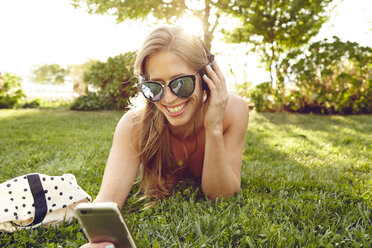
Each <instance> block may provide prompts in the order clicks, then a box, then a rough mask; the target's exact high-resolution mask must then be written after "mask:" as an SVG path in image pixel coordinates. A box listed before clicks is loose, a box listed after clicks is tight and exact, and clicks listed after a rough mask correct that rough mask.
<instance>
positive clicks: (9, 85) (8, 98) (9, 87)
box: [0, 73, 25, 108]
mask: <svg viewBox="0 0 372 248" xmlns="http://www.w3.org/2000/svg"><path fill="white" fill-rule="evenodd" d="M20 87H21V82H20V78H19V77H18V76H16V75H13V74H10V73H5V75H4V78H3V79H2V78H1V74H0V108H13V107H14V106H15V105H16V104H17V102H18V101H19V100H20V99H21V98H22V97H24V96H25V94H23V91H22V89H21V88H20Z"/></svg>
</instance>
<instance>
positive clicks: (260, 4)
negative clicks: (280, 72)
mask: <svg viewBox="0 0 372 248" xmlns="http://www.w3.org/2000/svg"><path fill="white" fill-rule="evenodd" d="M332 1H333V0H312V1H297V0H296V1H288V0H276V1H274V0H270V1H267V0H256V1H254V0H248V1H236V2H235V4H234V6H232V8H231V9H230V13H232V15H234V16H236V17H238V18H240V20H241V25H240V26H238V27H236V28H235V29H234V30H233V31H232V32H225V33H226V35H227V41H230V42H249V43H253V44H254V45H255V47H254V50H256V51H258V52H259V54H260V56H261V58H262V61H263V62H265V63H266V68H267V70H268V71H270V76H271V83H273V72H272V71H273V67H275V69H277V63H278V61H279V59H280V55H281V54H283V53H284V52H285V51H288V50H289V49H291V48H296V47H299V46H302V45H304V44H306V43H307V42H308V41H309V40H310V38H311V37H313V36H315V35H316V34H317V33H318V32H319V29H320V28H321V26H322V25H323V23H324V22H325V21H326V20H327V16H326V14H327V10H328V6H329V4H330V3H331V2H332Z"/></svg>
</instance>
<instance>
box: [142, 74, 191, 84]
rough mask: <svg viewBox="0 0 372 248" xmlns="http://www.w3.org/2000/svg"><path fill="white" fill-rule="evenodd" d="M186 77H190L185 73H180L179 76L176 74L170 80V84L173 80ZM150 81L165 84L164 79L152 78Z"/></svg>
mask: <svg viewBox="0 0 372 248" xmlns="http://www.w3.org/2000/svg"><path fill="white" fill-rule="evenodd" d="M186 75H189V74H185V73H179V74H176V75H174V76H173V77H171V79H170V80H169V82H170V81H172V80H173V79H175V78H178V77H180V76H186ZM149 80H150V81H156V82H160V83H165V81H164V80H163V79H161V78H150V79H149Z"/></svg>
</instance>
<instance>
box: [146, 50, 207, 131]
mask: <svg viewBox="0 0 372 248" xmlns="http://www.w3.org/2000/svg"><path fill="white" fill-rule="evenodd" d="M146 72H147V78H148V80H151V81H157V82H160V83H162V84H165V85H167V84H168V83H169V81H171V80H172V79H174V78H176V77H179V76H182V75H194V74H195V73H196V71H195V70H194V69H192V68H190V66H188V65H187V64H186V63H185V61H184V60H183V59H182V58H181V57H180V56H178V55H176V54H174V53H172V52H170V51H167V50H161V51H159V52H157V53H155V54H152V55H151V56H150V57H149V58H148V59H147V62H146ZM195 83H196V85H195V90H194V93H193V94H192V95H191V96H190V97H187V98H179V97H177V96H176V95H174V94H173V93H172V92H171V90H170V89H169V87H165V91H164V96H163V98H162V99H161V100H160V101H159V102H156V103H154V104H155V106H156V107H157V108H158V109H159V110H160V111H161V112H162V113H163V114H164V115H165V117H166V118H167V120H168V122H169V123H170V125H171V126H174V127H182V126H188V125H190V124H191V123H193V120H194V119H193V118H194V116H195V113H196V112H197V111H198V110H199V109H200V107H201V106H202V90H201V83H200V77H199V75H196V82H195Z"/></svg>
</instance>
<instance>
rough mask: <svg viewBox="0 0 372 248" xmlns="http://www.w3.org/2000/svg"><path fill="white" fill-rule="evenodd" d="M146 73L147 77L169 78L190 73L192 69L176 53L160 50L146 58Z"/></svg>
mask: <svg viewBox="0 0 372 248" xmlns="http://www.w3.org/2000/svg"><path fill="white" fill-rule="evenodd" d="M146 73H147V76H148V78H149V79H162V80H170V79H172V78H173V77H174V76H175V75H180V74H192V73H193V69H192V68H191V67H190V66H188V64H187V63H186V62H185V60H184V59H182V58H181V57H180V56H178V55H177V54H175V53H173V52H171V51H167V50H161V51H159V52H157V53H154V54H152V55H151V56H150V57H149V58H148V59H147V61H146Z"/></svg>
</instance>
